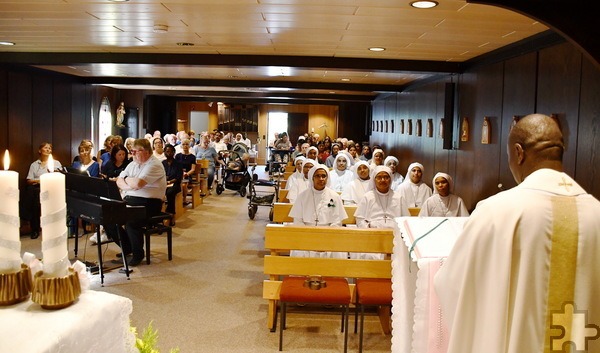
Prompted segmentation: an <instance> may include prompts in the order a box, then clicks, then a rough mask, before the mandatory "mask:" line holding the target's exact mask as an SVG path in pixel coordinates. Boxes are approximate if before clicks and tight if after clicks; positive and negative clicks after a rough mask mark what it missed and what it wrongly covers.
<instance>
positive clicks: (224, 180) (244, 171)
mask: <svg viewBox="0 0 600 353" xmlns="http://www.w3.org/2000/svg"><path fill="white" fill-rule="evenodd" d="M218 154H219V159H221V160H223V162H224V163H225V167H222V168H223V173H222V175H221V178H219V179H217V188H216V191H217V195H221V194H222V193H223V191H224V190H225V189H228V190H235V191H237V192H239V193H240V196H242V197H244V196H246V187H247V186H248V182H249V181H250V174H249V173H248V166H247V160H248V158H249V155H248V148H247V147H246V145H244V144H243V143H236V144H235V145H233V147H231V149H230V150H223V151H219V152H218Z"/></svg>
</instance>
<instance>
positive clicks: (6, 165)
mask: <svg viewBox="0 0 600 353" xmlns="http://www.w3.org/2000/svg"><path fill="white" fill-rule="evenodd" d="M9 166H10V156H9V155H8V150H6V151H4V170H8V167H9Z"/></svg>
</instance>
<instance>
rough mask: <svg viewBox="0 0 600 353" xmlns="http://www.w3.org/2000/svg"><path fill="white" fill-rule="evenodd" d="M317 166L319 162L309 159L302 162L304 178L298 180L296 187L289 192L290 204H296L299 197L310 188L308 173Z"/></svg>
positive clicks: (295, 183)
mask: <svg viewBox="0 0 600 353" xmlns="http://www.w3.org/2000/svg"><path fill="white" fill-rule="evenodd" d="M317 164H318V163H317V161H315V160H314V159H308V158H307V159H305V160H304V161H303V162H302V178H298V179H296V181H295V182H294V185H292V187H291V188H290V189H289V191H288V195H287V198H288V200H290V203H294V202H295V201H296V198H297V197H298V195H300V193H301V192H302V191H304V190H306V189H307V188H308V171H309V170H310V168H312V167H313V166H315V165H317Z"/></svg>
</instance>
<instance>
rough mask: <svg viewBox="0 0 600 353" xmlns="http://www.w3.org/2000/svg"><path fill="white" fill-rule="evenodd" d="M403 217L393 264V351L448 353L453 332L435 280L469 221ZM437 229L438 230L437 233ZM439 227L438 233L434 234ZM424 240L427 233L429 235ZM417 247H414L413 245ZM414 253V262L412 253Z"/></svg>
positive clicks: (400, 222) (398, 352) (396, 235)
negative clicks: (449, 336) (434, 285)
mask: <svg viewBox="0 0 600 353" xmlns="http://www.w3.org/2000/svg"><path fill="white" fill-rule="evenodd" d="M444 219H445V218H443V217H423V218H417V217H399V218H397V219H396V222H397V223H398V228H399V229H398V230H397V232H396V234H395V235H394V259H393V261H392V290H393V291H392V295H393V297H392V298H393V300H392V305H393V306H392V352H393V353H405V352H414V353H443V352H446V351H447V347H448V330H447V328H446V325H445V324H444V320H443V311H442V309H441V307H440V305H439V301H438V297H437V294H436V293H435V289H434V287H433V278H434V277H435V274H436V273H437V271H438V270H439V268H440V267H441V265H442V263H443V260H444V259H445V258H446V257H447V256H448V254H449V253H450V250H451V249H452V246H453V245H454V242H455V241H456V238H457V237H458V235H459V234H460V232H461V231H462V226H463V224H464V222H465V221H466V220H467V218H466V217H460V218H458V217H453V218H448V219H447V221H444V222H443V223H442V221H443V220H444ZM436 226H437V228H436ZM434 228H435V229H434ZM429 231H431V233H429V234H428V235H425V236H424V237H422V238H421V236H423V235H424V234H427V233H428V232H429ZM413 244H414V246H413ZM411 247H413V248H414V249H413V251H412V252H411V255H410V260H409V254H408V252H409V249H410V248H411Z"/></svg>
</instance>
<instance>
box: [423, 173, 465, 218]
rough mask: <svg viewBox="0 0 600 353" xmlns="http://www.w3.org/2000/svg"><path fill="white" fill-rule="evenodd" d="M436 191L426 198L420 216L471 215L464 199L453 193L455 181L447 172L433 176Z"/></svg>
mask: <svg viewBox="0 0 600 353" xmlns="http://www.w3.org/2000/svg"><path fill="white" fill-rule="evenodd" d="M433 185H434V186H435V191H434V192H433V195H431V197H430V198H428V199H427V200H425V202H424V203H423V206H421V211H419V217H421V216H423V217H469V211H467V207H466V206H465V203H464V201H463V200H462V199H461V198H460V197H459V196H458V195H455V194H453V193H452V190H453V189H454V182H453V181H452V177H451V176H450V175H448V174H446V173H437V174H436V175H435V176H434V177H433Z"/></svg>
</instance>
